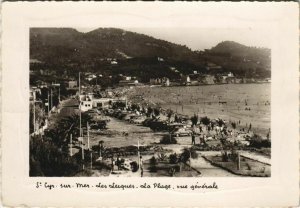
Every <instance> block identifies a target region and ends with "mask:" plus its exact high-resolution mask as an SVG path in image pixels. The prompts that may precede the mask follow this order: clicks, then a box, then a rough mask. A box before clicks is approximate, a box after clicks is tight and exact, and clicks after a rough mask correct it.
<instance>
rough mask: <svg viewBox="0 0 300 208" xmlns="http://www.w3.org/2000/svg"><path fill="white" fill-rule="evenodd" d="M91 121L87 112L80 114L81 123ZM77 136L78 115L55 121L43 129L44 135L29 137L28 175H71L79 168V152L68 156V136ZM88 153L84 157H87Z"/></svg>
mask: <svg viewBox="0 0 300 208" xmlns="http://www.w3.org/2000/svg"><path fill="white" fill-rule="evenodd" d="M86 122H91V117H90V116H89V115H88V114H82V123H86ZM71 134H72V136H73V138H74V139H73V141H76V138H78V136H79V115H77V114H76V115H75V114H74V115H72V116H69V117H66V118H63V119H61V120H59V121H57V125H56V126H54V127H52V128H51V129H49V130H47V131H45V135H44V136H32V137H30V176H71V175H75V174H76V173H77V172H78V171H79V170H80V167H81V166H80V165H81V163H82V161H81V156H80V153H79V154H76V155H74V156H73V157H70V156H69V146H68V144H69V141H70V140H69V138H70V135H71ZM88 157H89V154H87V157H85V159H88Z"/></svg>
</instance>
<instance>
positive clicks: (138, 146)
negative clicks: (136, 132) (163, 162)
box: [137, 138, 141, 169]
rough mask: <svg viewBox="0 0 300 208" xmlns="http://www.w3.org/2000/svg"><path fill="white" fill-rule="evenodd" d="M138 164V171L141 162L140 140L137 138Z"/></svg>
mask: <svg viewBox="0 0 300 208" xmlns="http://www.w3.org/2000/svg"><path fill="white" fill-rule="evenodd" d="M137 148H138V164H139V169H140V168H141V161H140V139H139V138H138V145H137Z"/></svg>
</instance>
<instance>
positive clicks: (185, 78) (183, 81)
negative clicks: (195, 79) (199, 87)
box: [181, 75, 191, 85]
mask: <svg viewBox="0 0 300 208" xmlns="http://www.w3.org/2000/svg"><path fill="white" fill-rule="evenodd" d="M181 84H184V85H190V84H191V78H190V76H189V75H183V76H182V77H181Z"/></svg>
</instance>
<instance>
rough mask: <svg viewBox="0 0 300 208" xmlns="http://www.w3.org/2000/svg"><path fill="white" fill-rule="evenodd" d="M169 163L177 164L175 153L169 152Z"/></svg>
mask: <svg viewBox="0 0 300 208" xmlns="http://www.w3.org/2000/svg"><path fill="white" fill-rule="evenodd" d="M169 163H170V164H177V163H178V156H177V154H176V153H174V154H170V156H169Z"/></svg>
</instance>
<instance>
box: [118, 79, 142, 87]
mask: <svg viewBox="0 0 300 208" xmlns="http://www.w3.org/2000/svg"><path fill="white" fill-rule="evenodd" d="M138 84H139V81H138V80H120V81H119V86H120V87H128V86H136V85H138Z"/></svg>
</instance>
